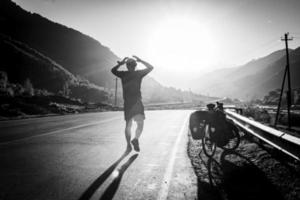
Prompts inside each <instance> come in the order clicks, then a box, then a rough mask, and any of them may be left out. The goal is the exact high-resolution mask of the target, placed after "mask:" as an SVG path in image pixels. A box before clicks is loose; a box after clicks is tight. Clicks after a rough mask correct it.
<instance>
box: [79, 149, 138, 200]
mask: <svg viewBox="0 0 300 200" xmlns="http://www.w3.org/2000/svg"><path fill="white" fill-rule="evenodd" d="M129 153H130V151H125V152H124V153H123V154H122V155H121V157H120V158H119V159H118V160H117V161H116V162H114V163H113V164H112V165H111V166H110V167H109V168H108V169H107V170H105V172H103V173H102V174H101V175H100V176H99V177H98V178H97V179H96V180H95V181H94V182H93V183H92V184H91V185H90V186H89V187H88V189H86V190H85V192H84V193H83V194H82V195H81V197H80V198H79V200H88V199H90V198H91V197H92V196H93V194H94V193H95V192H96V191H97V189H98V188H99V187H100V186H101V185H102V184H103V183H104V181H105V180H106V179H107V178H108V177H109V176H110V175H111V173H112V172H113V171H114V170H115V168H116V167H117V166H118V164H119V163H120V162H121V161H122V160H123V159H124V158H125V157H126V156H127V155H128V154H129ZM137 156H138V154H135V155H133V156H131V157H130V158H129V159H128V161H127V162H126V163H125V164H124V165H122V167H121V169H120V171H119V177H121V178H122V175H123V173H124V172H125V170H126V169H127V168H128V167H129V165H130V164H131V163H132V162H133V161H134V160H135V159H136V158H137ZM119 177H117V178H116V179H120V178H119ZM116 179H115V180H116ZM115 180H114V181H113V183H114V182H115ZM119 181H121V179H120V180H119ZM113 183H112V184H113ZM112 184H111V185H112ZM116 189H117V188H116ZM107 190H108V189H107ZM107 190H106V191H107ZM105 193H106V192H105ZM105 193H104V194H105ZM103 196H104V195H103ZM101 199H102V198H101Z"/></svg>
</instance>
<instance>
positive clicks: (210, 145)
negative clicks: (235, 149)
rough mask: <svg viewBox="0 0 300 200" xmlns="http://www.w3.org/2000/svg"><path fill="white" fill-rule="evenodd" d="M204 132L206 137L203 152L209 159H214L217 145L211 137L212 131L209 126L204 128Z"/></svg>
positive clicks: (203, 139)
mask: <svg viewBox="0 0 300 200" xmlns="http://www.w3.org/2000/svg"><path fill="white" fill-rule="evenodd" d="M203 131H204V132H205V133H204V137H203V138H202V148H203V152H204V154H205V155H206V156H207V157H212V156H213V155H214V154H215V152H216V143H214V142H213V141H211V137H210V133H211V130H210V127H209V125H207V126H205V127H204V128H203Z"/></svg>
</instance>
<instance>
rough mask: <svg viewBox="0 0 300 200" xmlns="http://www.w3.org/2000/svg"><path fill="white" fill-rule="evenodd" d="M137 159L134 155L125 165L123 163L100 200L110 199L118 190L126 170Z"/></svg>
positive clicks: (136, 155)
mask: <svg viewBox="0 0 300 200" xmlns="http://www.w3.org/2000/svg"><path fill="white" fill-rule="evenodd" d="M137 157H138V154H134V155H133V156H131V157H130V158H129V159H128V160H127V162H126V163H124V164H123V165H122V166H121V168H120V169H119V170H118V173H117V177H116V178H115V179H114V180H113V182H112V183H111V184H110V185H109V186H108V188H107V189H106V190H105V192H104V193H103V195H102V196H101V198H100V200H109V199H112V198H113V197H114V195H115V193H116V191H117V190H118V188H119V185H120V182H121V180H122V177H123V174H124V172H125V171H126V170H127V168H128V167H129V166H130V165H131V163H133V161H134V160H135V159H136V158H137Z"/></svg>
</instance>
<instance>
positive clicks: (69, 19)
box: [14, 0, 300, 87]
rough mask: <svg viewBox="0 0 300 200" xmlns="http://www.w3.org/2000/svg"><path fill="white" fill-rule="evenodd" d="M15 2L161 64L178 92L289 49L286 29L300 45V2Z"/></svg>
mask: <svg viewBox="0 0 300 200" xmlns="http://www.w3.org/2000/svg"><path fill="white" fill-rule="evenodd" d="M14 1H15V2H17V3H18V4H19V5H21V6H22V7H23V8H25V9H26V10H29V11H32V12H36V13H39V14H41V15H43V16H45V17H47V18H49V19H51V20H53V21H56V22H59V23H62V24H64V25H66V26H69V27H72V28H75V29H77V30H79V31H81V32H83V33H85V34H88V35H90V36H92V37H94V38H95V39H97V40H99V41H100V42H101V43H102V44H103V45H105V46H108V47H109V48H110V49H111V50H112V51H113V52H115V53H116V54H117V55H118V56H120V57H123V56H128V55H132V54H136V55H138V56H140V57H141V58H144V59H145V60H147V61H149V62H150V63H153V65H155V67H156V70H155V71H154V72H153V74H152V75H153V76H154V77H155V78H156V79H158V80H159V81H160V82H162V83H163V84H166V85H173V86H177V87H178V86H180V85H183V84H182V82H184V81H185V80H186V79H193V78H195V77H196V76H199V74H201V73H203V72H205V71H211V70H213V69H216V68H222V67H230V66H237V65H241V64H244V63H245V62H248V61H249V60H252V59H253V58H257V57H260V56H264V55H266V54H268V53H271V52H272V51H274V50H277V49H281V48H284V43H283V42H281V41H280V37H281V36H282V35H283V34H284V33H285V32H290V34H291V36H294V37H295V38H294V40H293V41H291V42H290V47H291V48H295V47H298V46H300V0H177V1H176V0H14ZM170 71H173V74H172V76H171V75H170V73H169V72H170ZM180 77H183V78H180Z"/></svg>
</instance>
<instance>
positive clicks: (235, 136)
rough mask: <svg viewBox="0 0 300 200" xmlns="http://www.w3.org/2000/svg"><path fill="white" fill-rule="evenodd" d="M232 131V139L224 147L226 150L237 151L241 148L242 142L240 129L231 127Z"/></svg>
mask: <svg viewBox="0 0 300 200" xmlns="http://www.w3.org/2000/svg"><path fill="white" fill-rule="evenodd" d="M230 131H232V133H231V134H232V137H231V139H229V141H228V143H227V144H226V145H225V146H223V149H224V150H235V149H236V148H237V147H238V146H239V144H240V141H241V136H240V133H239V130H238V128H236V127H231V128H230Z"/></svg>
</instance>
